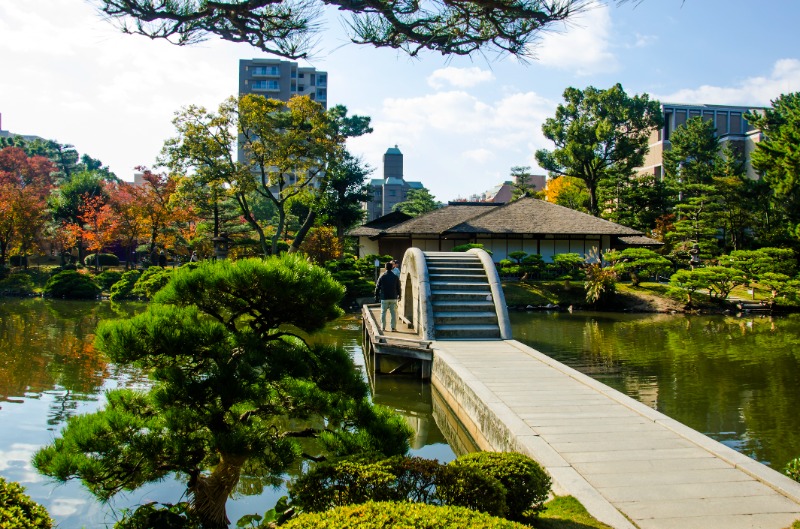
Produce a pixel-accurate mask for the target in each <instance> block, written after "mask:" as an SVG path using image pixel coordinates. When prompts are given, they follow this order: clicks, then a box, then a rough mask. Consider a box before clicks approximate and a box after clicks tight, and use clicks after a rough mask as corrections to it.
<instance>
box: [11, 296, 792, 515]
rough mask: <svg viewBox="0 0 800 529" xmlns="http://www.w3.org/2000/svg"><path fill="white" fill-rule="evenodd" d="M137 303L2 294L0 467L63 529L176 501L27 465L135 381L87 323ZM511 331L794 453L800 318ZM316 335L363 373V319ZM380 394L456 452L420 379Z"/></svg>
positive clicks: (753, 440) (432, 453)
mask: <svg viewBox="0 0 800 529" xmlns="http://www.w3.org/2000/svg"><path fill="white" fill-rule="evenodd" d="M142 309H143V305H141V304H124V305H116V304H110V303H96V302H86V303H82V302H68V301H48V300H41V299H26V300H9V299H0V475H2V476H3V477H5V478H6V479H10V480H14V481H19V482H21V483H22V484H23V485H24V486H25V487H26V489H27V492H28V494H29V495H30V496H31V497H33V499H34V500H36V501H37V502H39V503H42V504H43V505H45V506H46V507H47V508H48V510H49V511H50V513H51V514H52V515H53V517H54V518H55V519H56V521H57V522H58V524H59V527H60V528H61V529H77V528H80V527H102V526H111V525H113V523H114V521H115V520H116V519H117V517H118V516H119V512H120V509H124V508H126V507H128V506H135V505H138V504H140V503H144V502H147V501H152V500H159V501H165V502H175V501H179V500H180V499H181V498H180V494H181V492H182V491H183V489H184V487H183V485H182V484H181V483H178V482H175V481H171V480H167V481H164V482H162V483H158V484H154V485H150V486H148V487H145V488H143V489H142V490H140V491H137V492H136V494H130V495H127V496H125V497H121V498H118V499H116V500H115V501H114V503H113V504H111V505H102V504H98V503H97V502H95V501H94V500H93V499H92V497H91V496H90V495H89V494H88V493H87V492H85V491H84V490H83V489H82V488H81V486H80V484H79V483H75V482H71V483H68V484H66V485H56V484H53V483H52V482H50V481H49V480H48V479H47V478H44V477H42V476H40V475H38V474H37V473H36V471H35V470H34V469H33V467H32V466H31V464H30V460H31V456H32V455H33V453H34V452H35V451H36V450H37V449H38V448H39V447H40V446H42V445H43V444H46V443H48V442H50V441H51V440H52V439H53V438H54V437H55V436H56V435H57V434H58V432H59V431H60V429H61V428H62V427H63V425H64V421H65V420H66V418H67V417H69V416H71V415H74V414H78V413H85V412H90V411H92V410H95V409H96V408H97V407H98V406H100V405H101V404H102V402H103V392H104V391H105V390H106V389H110V388H114V387H121V386H125V387H145V386H146V383H147V381H146V378H145V377H144V376H142V374H141V373H139V372H137V371H136V370H130V369H124V368H120V367H118V366H115V365H113V364H110V363H108V362H107V361H106V360H105V359H104V358H103V357H102V355H99V354H97V353H96V352H95V351H94V349H93V348H92V346H91V342H92V339H93V331H94V328H95V326H96V325H97V322H98V321H100V320H102V319H107V318H118V317H126V316H128V315H130V314H133V313H135V312H136V311H139V310H142ZM511 318H512V325H513V333H514V338H515V339H518V340H520V341H522V342H525V343H527V344H528V345H530V346H532V347H534V348H536V349H538V350H540V351H542V352H544V353H546V354H548V355H550V356H552V357H554V358H556V359H558V360H559V361H561V362H563V363H565V364H568V365H570V366H572V367H575V368H576V369H578V370H580V371H583V372H585V373H587V374H589V375H590V376H593V377H595V378H597V379H599V380H601V381H602V382H604V383H605V384H607V385H609V386H612V387H614V388H616V389H618V390H620V391H622V392H624V393H626V394H628V395H630V396H632V397H633V398H636V399H638V400H640V401H642V402H644V403H645V404H647V405H649V406H651V407H653V408H656V409H658V410H659V411H661V412H663V413H665V414H666V415H669V416H671V417H673V418H675V419H677V420H679V421H681V422H683V423H684V424H687V425H688V426H690V427H692V428H694V429H696V430H699V431H700V432H703V433H705V434H706V435H709V436H710V437H713V438H715V439H717V440H719V441H721V442H724V443H725V444H727V445H729V446H731V447H733V448H735V449H737V450H739V451H741V452H743V453H745V454H747V455H749V456H750V457H753V458H754V459H757V460H759V461H762V462H764V463H767V464H770V465H771V466H772V467H774V468H776V469H779V470H780V469H782V468H783V466H784V464H785V463H786V462H787V461H788V460H789V459H791V458H794V457H797V456H800V414H798V413H797V410H798V409H800V369H799V368H800V366H799V365H798V363H800V348H799V347H798V345H800V344H798V342H800V317H798V316H787V317H783V318H779V319H769V318H758V317H751V318H735V317H723V316H702V317H698V316H692V317H686V316H681V315H630V314H605V313H575V314H568V313H528V314H526V313H513V314H512V315H511ZM321 336H322V338H321V339H323V340H325V341H327V342H329V343H335V344H338V345H340V346H342V347H344V348H346V349H347V350H349V351H351V352H352V354H353V358H354V360H355V361H356V363H357V364H359V365H361V366H362V367H363V359H362V356H361V347H360V345H359V343H358V341H359V339H360V320H359V317H358V316H357V315H356V316H354V315H350V316H345V317H344V318H342V319H340V320H337V321H336V322H334V323H333V324H331V325H330V326H329V327H328V328H327V329H326V331H325V332H324V333H321ZM372 387H373V395H374V396H373V398H374V400H375V401H376V402H379V403H381V404H384V405H387V406H390V407H392V408H394V409H396V410H398V411H399V412H400V413H401V414H403V415H404V416H405V417H406V420H407V421H408V422H409V423H410V424H411V425H412V426H413V427H414V429H415V431H416V437H415V439H414V440H413V452H414V453H415V454H416V455H420V456H422V457H428V458H433V459H439V460H440V461H443V462H444V461H449V460H450V459H452V458H453V457H454V455H453V451H452V450H451V449H450V448H449V447H448V445H447V443H446V441H445V439H444V438H443V436H442V434H441V432H440V431H439V429H438V428H437V426H436V424H435V423H434V421H433V419H432V408H433V405H432V400H431V392H430V388H429V386H428V385H426V384H423V383H422V382H420V381H419V380H416V379H414V378H397V377H384V378H381V379H379V380H377V381H373V385H372ZM284 493H285V492H284V491H282V490H272V489H268V490H266V491H265V492H263V493H262V494H260V495H251V496H246V495H239V496H237V497H236V498H234V499H233V500H232V501H229V502H228V514H229V517H230V518H231V520H234V521H235V520H237V519H238V518H239V517H241V516H243V515H245V514H251V513H260V512H263V511H264V510H266V509H268V508H270V507H272V506H273V505H274V503H275V501H276V500H277V498H278V497H280V496H281V495H283V494H284Z"/></svg>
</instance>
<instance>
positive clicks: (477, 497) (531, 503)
mask: <svg viewBox="0 0 800 529" xmlns="http://www.w3.org/2000/svg"><path fill="white" fill-rule="evenodd" d="M550 486H551V480H550V476H548V475H547V472H545V471H544V469H542V467H540V466H539V464H538V463H536V462H535V461H534V460H532V459H530V458H529V457H527V456H524V455H522V454H518V453H514V452H502V453H501V452H477V453H474V454H468V455H466V456H462V457H459V458H458V459H456V460H454V461H452V462H450V463H449V464H448V465H440V464H439V463H438V462H437V461H432V460H428V459H424V458H419V457H402V456H397V457H393V458H388V459H380V460H374V459H369V458H364V457H358V458H346V459H341V460H338V461H333V462H326V463H322V464H319V465H317V466H316V467H314V468H313V469H311V470H310V471H308V472H306V473H305V474H303V475H302V476H300V477H298V478H297V479H296V480H295V482H294V483H293V484H292V486H291V487H290V496H291V505H292V506H294V507H298V508H299V509H301V510H303V511H306V512H309V511H311V512H318V511H324V510H326V509H330V508H333V507H339V506H343V505H349V504H354V503H364V502H367V501H412V502H423V503H428V504H437V505H439V504H443V505H452V506H460V507H466V508H469V509H473V510H476V511H482V512H485V513H488V514H491V515H494V516H504V517H507V518H510V519H515V520H521V519H524V518H527V517H530V516H535V515H536V514H538V512H540V511H541V510H542V508H543V503H544V501H545V500H546V499H547V496H548V494H549V492H550Z"/></svg>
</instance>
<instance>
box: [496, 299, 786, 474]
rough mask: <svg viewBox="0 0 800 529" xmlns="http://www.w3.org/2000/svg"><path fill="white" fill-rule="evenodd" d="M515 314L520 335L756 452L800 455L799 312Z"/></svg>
mask: <svg viewBox="0 0 800 529" xmlns="http://www.w3.org/2000/svg"><path fill="white" fill-rule="evenodd" d="M510 316H511V321H512V332H513V335H514V338H515V339H516V340H519V341H520V342H523V343H525V344H527V345H529V346H531V347H533V348H534V349H537V350H539V351H541V352H543V353H545V354H547V355H548V356H550V357H552V358H555V359H556V360H558V361H560V362H562V363H564V364H567V365H569V366H571V367H573V368H575V369H577V370H578V371H581V372H583V373H586V374H588V375H589V376H591V377H593V378H595V379H597V380H599V381H601V382H603V383H604V384H606V385H608V386H611V387H613V388H614V389H617V390H619V391H621V392H623V393H625V394H626V395H628V396H630V397H632V398H634V399H636V400H638V401H640V402H643V403H645V404H647V405H648V406H650V407H652V408H654V409H657V410H658V411H660V412H662V413H664V414H665V415H667V416H669V417H672V418H673V419H676V420H677V421H680V422H681V423H683V424H685V425H687V426H689V427H691V428H693V429H695V430H697V431H699V432H701V433H704V434H705V435H707V436H709V437H711V438H713V439H716V440H717V441H720V442H721V443H723V444H726V445H728V446H730V447H731V448H733V449H735V450H737V451H739V452H742V453H744V454H746V455H748V456H749V457H751V458H753V459H756V460H758V461H761V462H762V463H764V464H767V465H769V466H771V467H772V468H774V469H776V470H778V471H782V470H783V468H784V466H785V465H786V463H787V462H788V461H789V460H791V459H793V458H795V457H799V456H800V413H798V410H800V315H797V314H793V315H787V316H782V317H776V318H772V317H767V316H763V317H762V316H752V315H746V316H742V317H737V316H723V315H713V316H712V315H709V316H684V315H668V314H610V313H590V312H576V313H574V314H570V313H512V314H511V315H510Z"/></svg>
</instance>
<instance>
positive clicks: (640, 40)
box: [633, 33, 658, 48]
mask: <svg viewBox="0 0 800 529" xmlns="http://www.w3.org/2000/svg"><path fill="white" fill-rule="evenodd" d="M657 40H658V37H657V36H656V35H642V34H641V33H637V34H636V42H635V43H634V44H633V46H634V47H635V48H646V47H647V46H650V45H651V44H653V43H655V42H656V41H657Z"/></svg>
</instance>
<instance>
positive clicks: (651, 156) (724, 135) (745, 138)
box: [639, 103, 763, 179]
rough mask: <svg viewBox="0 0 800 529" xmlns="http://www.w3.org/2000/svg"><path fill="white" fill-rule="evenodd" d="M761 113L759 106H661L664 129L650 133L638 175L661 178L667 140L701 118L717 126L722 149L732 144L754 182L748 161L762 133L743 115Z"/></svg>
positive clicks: (753, 171)
mask: <svg viewBox="0 0 800 529" xmlns="http://www.w3.org/2000/svg"><path fill="white" fill-rule="evenodd" d="M761 110H763V109H762V108H761V107H743V106H728V105H682V104H677V103H662V104H661V111H662V112H663V115H664V126H663V127H662V128H661V129H660V130H657V131H654V132H653V133H652V134H651V136H650V152H649V153H648V154H647V157H646V158H645V161H644V165H643V166H642V167H641V168H639V172H640V173H646V174H652V175H654V176H655V177H656V178H661V177H662V176H663V174H664V168H663V159H664V158H663V157H664V152H665V151H667V150H669V148H670V141H669V139H670V136H671V134H672V132H673V131H674V130H675V129H677V128H678V127H680V126H681V125H683V124H685V123H686V122H687V121H688V120H690V119H692V118H696V117H700V118H703V119H705V120H709V121H712V122H713V123H714V124H715V125H716V129H717V136H718V137H719V139H720V143H721V144H722V145H723V146H724V145H725V144H726V143H728V144H731V145H732V146H733V148H734V149H736V150H737V151H738V152H739V153H741V154H742V155H743V160H744V162H745V169H746V171H747V176H748V177H750V178H753V179H756V178H758V174H757V173H756V172H755V170H754V169H753V165H752V163H751V161H750V155H751V153H752V152H753V151H754V150H755V148H756V144H757V143H758V142H760V141H761V140H762V138H763V134H762V133H761V131H760V130H758V129H756V128H754V127H753V126H752V125H750V124H749V123H748V122H747V120H746V119H745V118H744V115H745V113H747V112H758V111H761Z"/></svg>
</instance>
